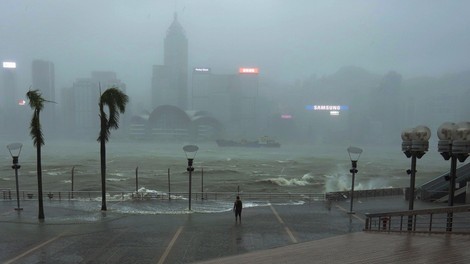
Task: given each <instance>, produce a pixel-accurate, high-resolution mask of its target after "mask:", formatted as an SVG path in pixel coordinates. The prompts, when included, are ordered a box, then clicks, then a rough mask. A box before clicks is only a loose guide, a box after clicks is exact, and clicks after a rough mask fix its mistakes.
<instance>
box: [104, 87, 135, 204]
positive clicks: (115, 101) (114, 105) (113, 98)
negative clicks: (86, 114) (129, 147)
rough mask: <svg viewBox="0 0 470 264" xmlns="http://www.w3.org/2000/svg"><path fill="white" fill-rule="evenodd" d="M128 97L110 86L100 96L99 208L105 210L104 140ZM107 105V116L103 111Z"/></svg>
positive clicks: (116, 124)
mask: <svg viewBox="0 0 470 264" xmlns="http://www.w3.org/2000/svg"><path fill="white" fill-rule="evenodd" d="M128 101H129V97H128V96H127V95H126V94H125V93H123V92H122V91H121V90H119V89H118V88H117V87H111V88H109V89H107V90H106V91H104V93H103V94H101V96H100V102H99V108H100V123H101V127H100V135H99V136H98V141H99V142H100V157H101V197H102V199H101V210H102V211H106V142H107V141H108V140H109V136H110V134H111V132H110V130H111V129H118V128H119V113H124V112H125V111H126V104H127V102H128ZM105 106H108V112H109V117H108V115H107V114H106V112H105V109H104V108H105Z"/></svg>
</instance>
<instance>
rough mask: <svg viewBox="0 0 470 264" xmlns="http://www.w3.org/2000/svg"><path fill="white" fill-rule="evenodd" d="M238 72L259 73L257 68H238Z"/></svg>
mask: <svg viewBox="0 0 470 264" xmlns="http://www.w3.org/2000/svg"><path fill="white" fill-rule="evenodd" d="M238 73H243V74H258V73H259V68H240V69H238Z"/></svg>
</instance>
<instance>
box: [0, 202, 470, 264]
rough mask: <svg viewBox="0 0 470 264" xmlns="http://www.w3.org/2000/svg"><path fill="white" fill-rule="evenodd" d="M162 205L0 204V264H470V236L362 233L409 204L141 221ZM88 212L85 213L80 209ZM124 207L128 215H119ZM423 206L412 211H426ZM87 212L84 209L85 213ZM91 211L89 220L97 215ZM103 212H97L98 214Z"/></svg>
mask: <svg viewBox="0 0 470 264" xmlns="http://www.w3.org/2000/svg"><path fill="white" fill-rule="evenodd" d="M159 202H161V201H158V200H151V201H125V202H116V203H113V202H109V203H108V211H107V212H100V211H99V208H100V202H93V201H86V202H78V201H47V200H46V201H45V203H44V204H45V215H46V219H45V221H44V222H42V223H39V222H38V220H37V201H26V202H22V207H23V208H24V209H23V211H21V212H17V211H15V210H13V208H15V207H16V201H14V200H6V201H0V230H2V232H1V235H0V262H1V263H193V262H207V263H442V262H443V261H444V260H445V261H446V263H468V261H470V253H469V251H468V250H462V248H463V247H464V245H468V244H469V243H470V236H465V235H424V234H421V235H420V234H414V235H408V234H406V233H401V234H386V233H385V234H377V233H365V232H363V231H362V228H363V226H364V219H365V218H364V213H374V212H383V211H394V210H405V209H406V208H407V204H408V203H407V201H405V200H404V198H403V196H388V197H378V198H366V199H362V198H361V199H357V200H355V204H354V211H355V212H356V213H355V214H347V211H348V210H349V201H347V200H346V201H339V202H336V203H333V204H331V206H329V205H328V204H327V203H325V202H320V201H318V202H311V203H308V202H307V203H305V204H304V205H296V206H293V205H282V204H272V205H269V206H259V207H252V208H246V209H244V211H243V220H242V224H236V223H235V218H234V215H233V213H232V212H230V211H227V212H220V213H185V214H139V213H138V212H139V210H138V209H139V207H141V206H145V207H146V208H148V206H149V205H148V203H159ZM83 203H86V206H85V207H84V206H83ZM122 203H127V204H128V206H129V208H133V210H131V213H127V214H124V213H118V212H116V211H113V208H115V207H117V206H123V204H122ZM429 206H433V205H432V204H428V203H421V202H419V201H417V202H416V204H415V208H416V209H419V208H428V207H429ZM84 208H87V209H86V210H84ZM90 208H91V210H90ZM95 208H96V210H95Z"/></svg>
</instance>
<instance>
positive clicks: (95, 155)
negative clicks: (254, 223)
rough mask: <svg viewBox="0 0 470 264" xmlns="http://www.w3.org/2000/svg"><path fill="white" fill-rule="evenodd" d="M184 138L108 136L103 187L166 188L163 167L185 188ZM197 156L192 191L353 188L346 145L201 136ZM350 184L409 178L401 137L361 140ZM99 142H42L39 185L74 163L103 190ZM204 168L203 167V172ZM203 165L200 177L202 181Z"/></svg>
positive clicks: (62, 181)
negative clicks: (257, 143)
mask: <svg viewBox="0 0 470 264" xmlns="http://www.w3.org/2000/svg"><path fill="white" fill-rule="evenodd" d="M7 143H10V142H0V144H2V145H3V146H4V147H3V148H1V149H3V150H2V151H0V155H1V156H0V162H1V164H0V188H11V189H14V188H15V177H14V171H13V170H12V169H11V161H12V160H11V157H10V154H9V152H8V150H7V148H6V145H7ZM23 144H24V147H23V150H22V153H21V155H20V159H19V162H20V165H21V169H20V170H19V185H20V189H21V190H37V178H36V152H35V148H34V147H33V145H32V142H31V141H30V140H29V141H24V142H23ZM183 145H185V143H182V144H177V143H159V142H131V141H126V142H122V141H118V140H111V141H110V142H109V143H108V144H107V172H108V173H107V189H108V190H109V191H133V190H135V189H136V176H135V175H136V168H137V167H138V175H139V184H138V188H146V189H148V190H154V191H159V192H166V191H167V190H168V170H169V171H170V181H171V190H172V192H178V191H179V192H185V191H187V189H188V173H187V172H186V165H187V162H186V156H185V154H184V152H183V150H182V146H183ZM198 145H199V148H200V149H199V151H198V153H197V155H196V157H195V161H194V167H195V172H194V173H193V191H200V190H201V188H202V185H203V188H204V191H205V192H221V191H227V192H234V191H237V189H238V188H240V190H241V191H244V192H273V193H276V192H290V193H307V192H328V191H340V190H349V189H350V188H351V174H350V173H349V169H350V166H351V163H350V160H349V156H348V153H347V151H346V149H347V147H348V146H328V145H323V146H317V145H289V144H283V145H282V147H281V148H278V149H277V148H272V149H267V148H266V149H265V148H220V147H217V145H216V144H215V143H211V142H210V143H202V144H198ZM360 147H362V148H363V149H364V152H363V154H362V156H361V157H360V160H359V162H358V170H359V173H358V174H357V175H356V181H355V189H356V190H360V189H372V188H386V187H406V186H409V176H408V175H407V174H406V170H407V169H409V168H410V159H407V158H406V157H405V155H404V154H403V153H402V152H401V150H400V147H401V146H400V145H399V144H397V146H392V147H383V146H360ZM99 159H100V157H99V144H98V142H96V141H81V142H76V141H59V140H48V141H46V145H45V146H43V148H42V166H43V189H44V191H45V192H47V191H68V190H70V189H71V174H72V173H71V172H72V168H74V190H75V191H100V190H101V189H100V188H101V182H100V164H99ZM417 164H418V165H417V171H418V172H417V185H419V184H421V183H424V182H426V181H428V180H431V179H432V178H434V177H436V176H438V175H441V174H443V173H445V172H446V171H448V170H449V168H450V163H449V162H448V161H444V160H443V159H442V158H441V157H440V156H439V153H437V147H435V146H430V151H429V152H428V153H427V154H426V155H425V156H424V157H423V158H422V159H420V160H418V163H417ZM202 170H203V172H202ZM202 173H203V175H204V176H203V182H202V179H201V178H202V176H201V175H202Z"/></svg>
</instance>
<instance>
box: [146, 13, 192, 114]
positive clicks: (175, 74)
mask: <svg viewBox="0 0 470 264" xmlns="http://www.w3.org/2000/svg"><path fill="white" fill-rule="evenodd" d="M163 55H164V60H163V65H154V66H153V72H152V107H153V108H156V107H157V106H160V105H173V106H177V107H179V108H180V109H182V110H187V109H188V40H187V38H186V36H185V33H184V29H183V27H182V26H181V24H180V23H179V22H178V16H177V14H175V15H174V19H173V22H172V23H171V25H170V27H169V28H168V31H167V33H166V37H165V40H164V54H163Z"/></svg>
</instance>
